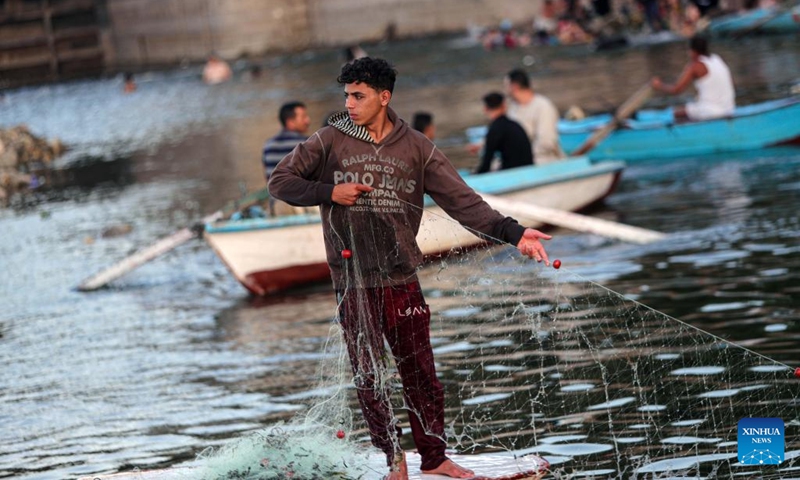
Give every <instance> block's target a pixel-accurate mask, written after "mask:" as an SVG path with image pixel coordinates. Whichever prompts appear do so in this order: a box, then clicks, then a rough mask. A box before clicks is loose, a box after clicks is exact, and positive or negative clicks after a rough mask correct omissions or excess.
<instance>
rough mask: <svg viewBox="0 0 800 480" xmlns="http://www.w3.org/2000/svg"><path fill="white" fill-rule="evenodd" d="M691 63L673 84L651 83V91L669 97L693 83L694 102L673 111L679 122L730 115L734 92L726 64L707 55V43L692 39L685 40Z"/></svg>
mask: <svg viewBox="0 0 800 480" xmlns="http://www.w3.org/2000/svg"><path fill="white" fill-rule="evenodd" d="M689 55H690V58H691V60H690V61H689V63H688V64H687V65H686V67H685V68H684V70H683V73H681V76H680V78H678V81H677V83H675V84H674V85H667V84H664V83H663V82H662V81H661V79H660V78H658V77H654V78H653V79H652V80H651V82H650V83H651V85H652V86H653V88H654V89H655V90H657V91H659V92H664V93H667V94H669V95H677V94H679V93H681V92H683V91H684V90H686V88H687V87H688V86H689V83H691V82H692V81H694V88H695V90H697V100H696V101H694V102H689V103H687V104H686V106H683V107H677V108H675V109H674V115H675V118H676V119H679V120H686V119H689V120H709V119H712V118H719V117H724V116H727V115H731V114H733V111H734V109H735V108H736V92H735V90H734V88H733V78H732V77H731V71H730V69H729V68H728V65H726V64H725V62H724V61H723V60H722V58H720V56H719V55H716V54H709V51H708V40H706V39H705V38H704V37H700V36H694V37H692V38H691V39H690V40H689Z"/></svg>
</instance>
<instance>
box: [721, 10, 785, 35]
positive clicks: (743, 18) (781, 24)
mask: <svg viewBox="0 0 800 480" xmlns="http://www.w3.org/2000/svg"><path fill="white" fill-rule="evenodd" d="M706 31H708V32H710V33H711V34H712V35H719V36H725V35H738V34H743V33H748V32H749V33H793V32H800V6H796V7H794V8H792V9H791V10H777V9H768V8H758V9H755V10H750V11H747V12H743V13H732V14H730V15H724V16H722V17H719V18H716V19H714V20H712V21H711V23H710V24H709V25H708V27H707V29H706Z"/></svg>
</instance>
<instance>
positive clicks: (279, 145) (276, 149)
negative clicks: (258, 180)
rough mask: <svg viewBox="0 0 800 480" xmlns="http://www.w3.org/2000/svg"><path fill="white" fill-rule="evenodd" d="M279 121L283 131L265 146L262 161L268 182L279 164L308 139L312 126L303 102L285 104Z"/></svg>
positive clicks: (279, 115)
mask: <svg viewBox="0 0 800 480" xmlns="http://www.w3.org/2000/svg"><path fill="white" fill-rule="evenodd" d="M278 119H280V121H281V125H283V129H282V130H281V132H280V133H279V134H277V135H275V136H274V137H272V138H270V139H269V140H267V143H266V144H264V154H263V157H262V161H263V162H264V173H265V174H266V176H267V180H268V181H269V176H270V175H271V174H272V171H273V170H275V167H277V166H278V162H280V161H281V160H282V159H283V157H285V156H286V155H288V154H289V153H291V151H292V150H294V147H296V146H297V144H298V143H302V142H304V141H305V140H306V139H307V138H308V135H306V132H307V131H308V126H309V125H310V124H311V119H310V118H309V117H308V111H307V110H306V106H305V105H304V104H303V103H301V102H289V103H285V104H283V106H281V109H280V112H279V113H278Z"/></svg>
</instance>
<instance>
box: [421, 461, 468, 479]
mask: <svg viewBox="0 0 800 480" xmlns="http://www.w3.org/2000/svg"><path fill="white" fill-rule="evenodd" d="M422 473H426V474H428V475H445V476H447V477H452V478H472V477H474V476H475V472H473V471H472V470H470V469H468V468H464V467H462V466H461V465H459V464H457V463H456V462H454V461H452V460H450V459H449V458H448V459H447V460H445V461H444V462H442V464H441V465H439V466H438V467H436V468H434V469H433V470H423V471H422Z"/></svg>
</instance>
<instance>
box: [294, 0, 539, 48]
mask: <svg viewBox="0 0 800 480" xmlns="http://www.w3.org/2000/svg"><path fill="white" fill-rule="evenodd" d="M308 3H309V17H310V23H311V27H312V29H311V38H312V39H313V42H314V44H316V45H342V44H348V43H358V42H360V41H365V40H377V39H381V38H383V37H384V34H385V33H386V30H387V27H388V26H389V25H391V24H394V26H395V28H396V32H397V34H398V35H399V36H401V37H407V36H418V35H430V34H435V33H450V32H464V31H465V29H466V27H467V26H468V25H471V24H472V25H481V26H490V25H494V26H497V24H499V23H500V21H501V20H503V19H506V18H507V19H509V20H511V21H512V22H514V23H515V24H521V23H529V21H530V20H531V19H532V18H533V16H534V15H535V14H536V13H538V11H539V5H540V1H539V0H310V1H309V2H308Z"/></svg>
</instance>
